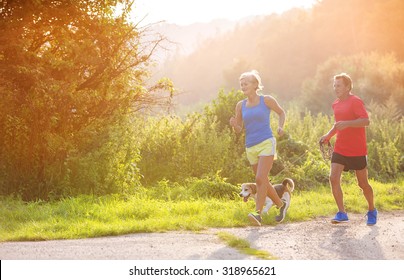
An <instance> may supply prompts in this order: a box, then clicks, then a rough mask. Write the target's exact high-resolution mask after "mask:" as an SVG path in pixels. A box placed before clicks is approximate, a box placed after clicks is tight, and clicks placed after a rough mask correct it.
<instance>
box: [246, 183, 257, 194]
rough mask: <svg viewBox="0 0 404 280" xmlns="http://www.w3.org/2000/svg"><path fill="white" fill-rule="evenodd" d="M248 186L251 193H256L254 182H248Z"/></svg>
mask: <svg viewBox="0 0 404 280" xmlns="http://www.w3.org/2000/svg"><path fill="white" fill-rule="evenodd" d="M248 187H249V188H250V190H251V193H252V194H256V193H257V185H256V184H254V183H249V184H248Z"/></svg>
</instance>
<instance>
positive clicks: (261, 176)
mask: <svg viewBox="0 0 404 280" xmlns="http://www.w3.org/2000/svg"><path fill="white" fill-rule="evenodd" d="M273 162H274V156H260V157H259V159H258V163H257V164H256V165H253V170H254V173H255V182H256V184H257V202H256V206H255V207H256V210H257V211H259V212H261V211H262V208H263V207H264V204H265V199H266V196H267V194H268V196H269V197H270V198H271V199H272V201H273V202H274V204H275V205H277V206H278V207H281V206H282V205H283V202H282V200H281V199H280V197H279V196H278V194H277V193H276V191H275V189H274V187H273V186H272V184H271V183H270V182H269V179H268V175H269V172H270V171H271V168H272V165H273Z"/></svg>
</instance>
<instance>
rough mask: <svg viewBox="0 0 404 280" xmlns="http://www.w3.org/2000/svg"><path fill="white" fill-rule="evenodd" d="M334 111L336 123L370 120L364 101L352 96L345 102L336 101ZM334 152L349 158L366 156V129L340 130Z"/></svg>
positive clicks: (349, 128) (351, 128) (333, 106)
mask: <svg viewBox="0 0 404 280" xmlns="http://www.w3.org/2000/svg"><path fill="white" fill-rule="evenodd" d="M332 109H333V110H334V117H335V121H336V122H338V121H351V120H356V119H363V118H368V113H367V112H366V109H365V105H364V104H363V101H362V100H361V99H360V98H359V97H357V96H355V95H352V94H351V95H350V96H349V97H348V98H347V99H345V100H339V99H337V100H335V101H334V103H333V104H332ZM334 152H336V153H338V154H341V155H343V156H348V157H354V156H366V155H367V148H366V131H365V127H348V128H345V129H343V130H338V131H337V140H336V142H335V147H334Z"/></svg>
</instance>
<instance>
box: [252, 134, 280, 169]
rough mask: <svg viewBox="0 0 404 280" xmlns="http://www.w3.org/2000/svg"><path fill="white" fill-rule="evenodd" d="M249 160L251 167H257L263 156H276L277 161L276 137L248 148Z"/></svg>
mask: <svg viewBox="0 0 404 280" xmlns="http://www.w3.org/2000/svg"><path fill="white" fill-rule="evenodd" d="M246 153H247V159H248V161H249V162H250V164H251V165H256V164H257V163H258V159H259V157H261V156H274V159H276V139H275V137H272V138H269V139H267V140H264V141H262V142H261V143H259V144H257V145H255V146H252V147H249V148H246Z"/></svg>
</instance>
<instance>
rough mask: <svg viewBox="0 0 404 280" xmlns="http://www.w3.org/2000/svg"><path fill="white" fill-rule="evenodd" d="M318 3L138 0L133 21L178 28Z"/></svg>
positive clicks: (299, 0)
mask: <svg viewBox="0 0 404 280" xmlns="http://www.w3.org/2000/svg"><path fill="white" fill-rule="evenodd" d="M317 1H318V0H135V4H134V5H135V7H134V9H133V10H134V13H135V15H134V18H135V19H134V20H135V21H139V20H141V19H143V18H144V17H145V18H144V19H143V20H142V23H147V24H148V23H156V22H160V21H165V22H167V23H175V24H178V25H188V24H192V23H196V22H210V21H212V20H213V19H230V20H238V19H242V18H245V17H248V16H252V15H269V14H272V13H282V12H284V11H286V10H289V9H291V8H293V7H302V8H310V7H311V6H312V4H313V3H315V2H317Z"/></svg>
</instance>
